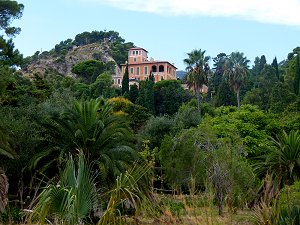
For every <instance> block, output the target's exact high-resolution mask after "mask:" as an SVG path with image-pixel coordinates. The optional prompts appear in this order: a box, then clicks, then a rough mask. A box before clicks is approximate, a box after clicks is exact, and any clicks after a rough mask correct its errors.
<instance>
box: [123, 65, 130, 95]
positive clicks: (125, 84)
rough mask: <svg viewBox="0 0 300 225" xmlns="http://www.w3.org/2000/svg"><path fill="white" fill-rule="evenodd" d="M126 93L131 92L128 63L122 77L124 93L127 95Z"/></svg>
mask: <svg viewBox="0 0 300 225" xmlns="http://www.w3.org/2000/svg"><path fill="white" fill-rule="evenodd" d="M125 93H127V94H128V93H129V73H128V63H127V64H126V67H125V72H124V75H123V79H122V95H125Z"/></svg>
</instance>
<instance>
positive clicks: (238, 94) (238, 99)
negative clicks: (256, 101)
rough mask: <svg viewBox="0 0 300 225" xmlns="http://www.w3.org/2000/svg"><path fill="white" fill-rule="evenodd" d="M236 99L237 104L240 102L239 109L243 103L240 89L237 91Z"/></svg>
mask: <svg viewBox="0 0 300 225" xmlns="http://www.w3.org/2000/svg"><path fill="white" fill-rule="evenodd" d="M236 100H237V104H238V109H240V108H241V103H240V90H237V91H236Z"/></svg>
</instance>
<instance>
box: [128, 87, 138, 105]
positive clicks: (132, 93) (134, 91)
mask: <svg viewBox="0 0 300 225" xmlns="http://www.w3.org/2000/svg"><path fill="white" fill-rule="evenodd" d="M138 97H139V88H138V86H137V85H136V84H133V85H131V86H130V90H129V100H130V101H131V102H132V103H135V102H136V100H137V98H138Z"/></svg>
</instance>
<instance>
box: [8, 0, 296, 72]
mask: <svg viewBox="0 0 300 225" xmlns="http://www.w3.org/2000/svg"><path fill="white" fill-rule="evenodd" d="M18 2H19V3H22V4H24V6H25V9H24V13H23V17H22V18H21V19H20V20H16V21H14V23H13V25H15V26H20V27H21V29H22V32H21V34H19V35H18V36H17V37H16V38H15V39H14V42H15V46H16V48H18V49H19V51H20V52H21V53H22V54H23V55H24V56H28V55H32V54H34V53H35V52H36V51H41V50H42V51H48V50H50V49H52V48H53V47H54V46H55V44H57V43H59V42H60V41H63V40H66V39H68V38H72V39H74V37H75V35H76V34H79V33H82V32H84V31H89V32H90V31H93V30H98V31H100V30H104V29H106V30H114V31H117V32H119V34H120V36H121V37H123V38H124V39H125V40H126V41H131V42H133V43H134V44H135V45H136V46H139V47H143V48H145V49H146V50H148V51H149V53H148V56H150V57H153V58H154V59H160V60H168V61H170V62H171V63H175V66H177V67H178V69H180V70H181V69H185V65H184V64H183V59H184V58H186V54H187V53H188V52H191V51H192V50H193V49H202V50H206V55H209V56H211V57H215V56H216V55H217V54H218V53H221V52H224V53H226V54H230V53H231V52H233V51H241V52H244V54H245V56H246V57H247V58H248V59H249V60H250V61H251V62H253V61H254V58H255V57H256V56H261V55H263V54H264V55H265V56H266V58H267V61H268V62H269V63H270V62H272V60H273V58H274V57H275V56H276V57H277V59H278V61H281V60H284V59H285V58H286V57H287V54H288V53H289V52H291V51H292V49H293V48H295V47H297V46H300V13H299V12H300V1H299V0H285V1H281V0H273V1H272V0H208V1H204V0H184V1H182V0H52V1H51V0H44V1H41V0H18Z"/></svg>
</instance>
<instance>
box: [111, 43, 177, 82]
mask: <svg viewBox="0 0 300 225" xmlns="http://www.w3.org/2000/svg"><path fill="white" fill-rule="evenodd" d="M127 63H128V75H129V81H130V82H129V83H130V84H133V83H136V82H139V81H142V80H146V79H147V78H148V77H149V75H150V72H151V71H152V73H153V75H154V79H155V82H157V81H161V80H176V69H177V68H176V67H175V66H174V65H173V64H171V63H169V62H168V61H155V60H154V59H153V58H150V60H148V51H146V50H145V49H143V48H137V47H136V48H130V49H129V51H128V61H127ZM125 68H126V63H125V64H121V77H116V78H114V85H116V86H117V85H119V86H120V85H122V77H123V75H124V73H125Z"/></svg>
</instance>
